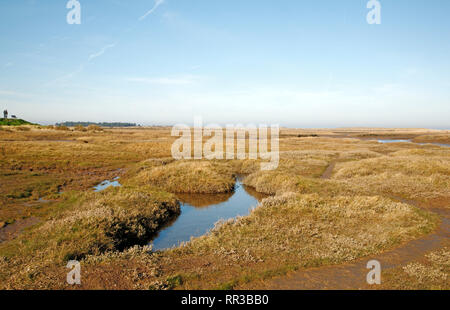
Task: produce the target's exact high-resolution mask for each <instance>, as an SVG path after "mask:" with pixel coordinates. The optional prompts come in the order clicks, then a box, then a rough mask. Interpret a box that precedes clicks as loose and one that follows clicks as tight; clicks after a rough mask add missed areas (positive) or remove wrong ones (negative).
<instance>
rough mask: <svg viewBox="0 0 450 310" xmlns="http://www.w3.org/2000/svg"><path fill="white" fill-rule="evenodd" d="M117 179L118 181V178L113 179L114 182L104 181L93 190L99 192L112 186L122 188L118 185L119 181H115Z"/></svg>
mask: <svg viewBox="0 0 450 310" xmlns="http://www.w3.org/2000/svg"><path fill="white" fill-rule="evenodd" d="M118 179H119V177H116V178H114V180H115V181H114V180H113V181H110V180H105V181H103V182H102V183H100V184H98V185H97V186H94V190H95V191H96V192H101V191H103V190H105V189H107V188H108V187H110V186H113V187H119V186H122V184H120V183H119V181H117V180H118Z"/></svg>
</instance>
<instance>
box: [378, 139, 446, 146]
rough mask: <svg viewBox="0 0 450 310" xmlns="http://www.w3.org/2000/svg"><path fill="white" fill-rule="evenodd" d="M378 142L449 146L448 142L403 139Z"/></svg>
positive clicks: (380, 141)
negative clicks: (421, 141) (420, 141)
mask: <svg viewBox="0 0 450 310" xmlns="http://www.w3.org/2000/svg"><path fill="white" fill-rule="evenodd" d="M378 142H379V143H414V144H418V145H427V144H432V145H437V146H441V147H450V144H444V143H418V142H413V141H411V140H405V139H397V140H396V139H393V140H378Z"/></svg>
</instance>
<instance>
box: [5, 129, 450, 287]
mask: <svg viewBox="0 0 450 310" xmlns="http://www.w3.org/2000/svg"><path fill="white" fill-rule="evenodd" d="M29 128H30V130H28V131H21V130H10V129H6V130H0V159H1V160H0V181H1V184H2V186H1V187H0V202H1V206H0V222H3V223H5V224H7V223H11V222H13V221H14V220H17V219H21V218H23V217H30V216H37V217H39V218H40V219H41V223H40V224H38V225H36V226H34V227H30V228H28V229H27V230H26V231H24V232H23V233H22V234H21V235H19V237H18V238H16V239H15V240H11V241H8V242H5V243H2V244H0V267H1V268H0V280H1V281H0V283H1V285H0V286H1V287H2V288H46V289H48V288H68V287H67V285H66V284H65V280H64V279H65V274H66V272H67V270H66V269H65V262H66V261H67V260H68V259H70V258H79V259H82V264H83V285H82V287H81V288H84V289H92V288H123V289H130V288H137V289H149V288H150V289H167V288H245V287H247V285H250V284H251V283H253V282H255V281H258V280H260V279H267V278H271V277H273V276H276V275H281V274H285V273H286V272H289V271H291V270H295V269H298V268H308V267H311V266H322V265H327V264H336V263H340V262H344V261H348V260H352V259H355V258H358V257H361V256H364V255H369V254H374V253H379V252H381V251H384V250H386V249H389V248H392V247H394V246H396V245H398V244H400V243H402V242H405V241H407V240H411V239H412V238H416V237H418V236H420V235H423V234H426V233H428V232H430V231H431V230H432V229H433V228H434V227H435V224H436V218H435V217H433V216H430V214H428V213H425V212H422V211H419V210H417V209H416V208H414V207H411V206H408V205H405V204H402V203H397V202H394V201H393V200H391V199H389V198H388V197H391V196H400V197H403V198H409V199H413V200H414V201H418V202H421V203H423V204H424V205H426V206H434V207H436V206H437V207H448V206H449V204H448V202H449V201H450V193H449V188H450V186H449V185H450V184H449V181H450V180H449V178H450V168H449V167H450V165H449V163H450V162H449V161H450V157H449V154H450V153H449V150H448V149H447V148H440V147H436V146H432V145H426V146H420V145H416V144H410V143H408V144H379V143H377V142H376V141H372V140H361V139H357V138H364V139H372V138H374V139H376V138H377V137H406V138H412V139H414V138H418V139H419V137H420V139H424V137H423V136H424V135H425V136H426V140H427V142H441V143H442V141H445V139H446V138H445V137H448V136H449V133H448V132H443V131H431V130H419V129H412V130H406V129H400V130H387V129H379V130H374V129H364V128H359V129H339V130H294V129H283V130H282V132H281V134H280V137H281V140H280V150H281V152H280V164H279V167H278V169H276V170H274V171H265V172H261V171H260V160H242V161H241V160H230V161H225V160H223V161H174V160H173V159H172V158H171V152H170V147H171V144H172V142H173V141H174V140H175V138H174V137H170V128H162V127H160V128H121V129H104V130H103V131H99V130H95V131H79V130H71V129H69V130H55V129H52V128H50V127H48V128H40V129H39V128H38V127H36V126H29ZM67 141H71V142H67ZM332 163H336V167H335V169H334V171H333V173H332V175H331V179H321V178H320V177H321V175H322V174H323V173H324V171H325V170H326V168H327V167H328V166H329V165H330V164H332ZM119 168H120V170H118V169H119ZM237 174H247V177H246V179H245V181H244V183H245V184H247V185H250V186H253V187H254V188H255V189H256V190H257V191H259V192H264V193H270V194H273V195H276V196H274V197H271V198H268V199H266V200H264V202H263V203H262V204H261V205H260V206H259V207H257V208H256V209H255V210H254V211H253V212H252V213H251V214H250V215H249V216H248V217H245V218H240V219H236V220H233V221H230V222H227V223H222V224H221V225H219V226H217V227H216V229H214V231H213V232H212V233H211V234H208V235H206V236H203V237H200V238H197V239H195V240H193V241H192V242H190V243H188V244H186V245H185V246H184V247H181V248H177V249H173V250H170V251H166V252H162V253H159V252H158V253H150V252H149V249H148V248H146V247H145V246H144V247H141V246H138V245H144V244H145V242H144V240H148V239H149V236H150V235H152V234H154V233H155V232H157V231H158V230H159V229H160V227H161V225H163V224H164V223H165V222H166V221H167V220H168V218H169V217H170V216H171V215H173V214H176V213H177V212H178V211H177V210H178V203H177V201H176V199H175V198H174V196H173V195H171V194H169V193H179V192H184V193H226V192H229V191H231V190H232V189H233V186H234V182H235V179H234V178H235V176H236V175H237ZM117 175H121V176H122V178H121V181H120V182H121V183H122V184H123V185H124V186H123V187H122V188H116V189H108V190H106V191H104V192H101V193H93V192H92V186H93V185H94V184H96V183H99V182H100V181H102V180H104V179H111V178H112V177H115V176H117ZM61 191H64V192H65V193H64V194H61V193H60V192H61ZM167 192H169V193H167ZM41 197H44V198H51V199H52V201H51V202H48V203H43V204H38V203H36V201H37V199H38V198H41ZM29 203H31V204H32V205H29ZM255 207H256V206H255ZM43 236H45V237H43ZM439 255H440V254H439ZM444 257H446V256H445V255H444ZM413 267H414V266H413ZM411 268H412V267H411ZM411 268H410V269H411ZM414 268H416V269H417V270H419V269H420V268H422V267H420V268H419V267H418V266H415V267H414ZM433 268H435V267H433ZM420 270H422V269H420ZM402 272H404V271H403V270H402ZM399 281H400V280H399ZM433 281H434V280H433V279H428V278H426V277H424V278H423V279H422V282H421V283H423V285H424V286H427V285H429V284H430V285H431V284H432V283H434V282H433ZM399 283H400V282H399Z"/></svg>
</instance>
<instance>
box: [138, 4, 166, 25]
mask: <svg viewBox="0 0 450 310" xmlns="http://www.w3.org/2000/svg"><path fill="white" fill-rule="evenodd" d="M163 3H164V0H155V5H154V6H153V8H151V9H150V10H149V11H148V12H147V13H145V14H144V15H142V16H141V17H139V20H140V21H141V20H144V19H145V18H146V17H147V16H148V15H150V14H152V13H153V12H154V11H155V10H156V9H157V8H158V6H160V5H161V4H163Z"/></svg>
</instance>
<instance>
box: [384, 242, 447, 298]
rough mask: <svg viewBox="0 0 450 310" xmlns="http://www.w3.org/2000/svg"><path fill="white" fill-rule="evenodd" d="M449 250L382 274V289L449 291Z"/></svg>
mask: <svg viewBox="0 0 450 310" xmlns="http://www.w3.org/2000/svg"><path fill="white" fill-rule="evenodd" d="M449 275H450V248H449V247H448V246H446V247H444V248H442V249H440V250H437V251H434V252H431V253H429V254H427V255H425V258H424V260H423V261H421V262H411V263H408V264H406V265H405V266H403V267H399V268H395V269H393V270H388V271H386V272H384V273H383V274H382V277H383V283H382V287H381V288H384V289H401V290H449V289H450V282H449Z"/></svg>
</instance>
